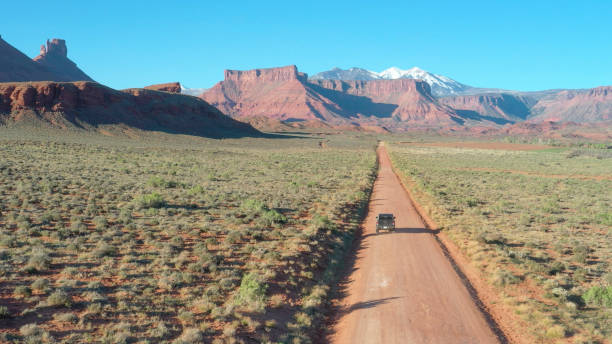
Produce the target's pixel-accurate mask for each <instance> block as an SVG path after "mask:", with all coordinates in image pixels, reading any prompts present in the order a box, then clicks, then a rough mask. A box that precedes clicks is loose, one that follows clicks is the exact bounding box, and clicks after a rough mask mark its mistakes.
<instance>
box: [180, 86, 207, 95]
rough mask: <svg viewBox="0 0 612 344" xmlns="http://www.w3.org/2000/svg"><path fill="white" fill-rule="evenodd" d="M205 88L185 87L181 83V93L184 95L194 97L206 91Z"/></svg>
mask: <svg viewBox="0 0 612 344" xmlns="http://www.w3.org/2000/svg"><path fill="white" fill-rule="evenodd" d="M207 90H208V88H187V87H183V85H181V93H182V94H186V95H189V96H194V97H198V96H200V95H201V94H202V93H204V92H206V91H207Z"/></svg>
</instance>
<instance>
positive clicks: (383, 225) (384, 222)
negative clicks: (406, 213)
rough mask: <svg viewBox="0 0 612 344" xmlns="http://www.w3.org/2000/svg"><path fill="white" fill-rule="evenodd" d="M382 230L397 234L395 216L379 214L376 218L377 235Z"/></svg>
mask: <svg viewBox="0 0 612 344" xmlns="http://www.w3.org/2000/svg"><path fill="white" fill-rule="evenodd" d="M381 230H388V231H389V232H395V216H394V215H393V214H384V213H381V214H378V215H377V216H376V233H378V232H379V231H381Z"/></svg>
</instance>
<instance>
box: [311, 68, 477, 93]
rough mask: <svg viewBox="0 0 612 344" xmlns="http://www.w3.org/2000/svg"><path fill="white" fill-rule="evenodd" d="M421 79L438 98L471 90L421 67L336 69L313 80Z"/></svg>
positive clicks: (316, 76) (317, 75) (320, 74)
mask: <svg viewBox="0 0 612 344" xmlns="http://www.w3.org/2000/svg"><path fill="white" fill-rule="evenodd" d="M402 78H403V79H420V80H423V81H425V82H426V83H428V84H429V86H430V87H431V92H432V93H433V94H434V95H436V96H448V95H454V94H460V93H462V92H463V91H465V90H468V89H469V88H471V87H470V86H467V85H464V84H462V83H460V82H457V81H455V80H453V79H451V78H449V77H446V76H444V75H438V74H433V73H430V72H428V71H425V70H423V69H420V68H419V67H413V68H410V69H406V70H403V69H400V68H398V67H391V68H388V69H385V70H383V71H382V72H374V71H370V70H367V69H363V68H357V67H353V68H350V69H340V68H337V67H336V68H334V69H332V70H329V71H326V72H321V73H318V74H315V75H313V76H312V77H311V79H314V80H317V79H332V80H377V79H402Z"/></svg>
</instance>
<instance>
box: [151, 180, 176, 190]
mask: <svg viewBox="0 0 612 344" xmlns="http://www.w3.org/2000/svg"><path fill="white" fill-rule="evenodd" d="M148 184H149V185H151V186H153V187H163V188H166V189H169V188H175V187H177V185H178V183H177V182H173V181H171V180H165V179H164V178H161V177H151V178H149V181H148Z"/></svg>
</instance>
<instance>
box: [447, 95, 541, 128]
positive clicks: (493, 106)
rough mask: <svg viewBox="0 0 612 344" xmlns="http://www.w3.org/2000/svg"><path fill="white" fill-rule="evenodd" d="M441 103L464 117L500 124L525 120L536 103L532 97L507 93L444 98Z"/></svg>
mask: <svg viewBox="0 0 612 344" xmlns="http://www.w3.org/2000/svg"><path fill="white" fill-rule="evenodd" d="M439 101H440V103H442V104H444V105H447V106H449V107H451V108H453V109H455V111H456V112H457V113H458V114H460V115H462V116H463V117H467V118H489V119H490V120H492V121H495V122H497V123H499V124H505V123H511V122H516V121H523V120H525V119H526V118H527V117H528V116H529V114H530V108H531V106H533V104H535V102H536V100H535V99H533V98H531V97H525V96H519V95H512V94H505V93H485V94H476V95H466V96H454V97H444V98H440V99H439Z"/></svg>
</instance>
